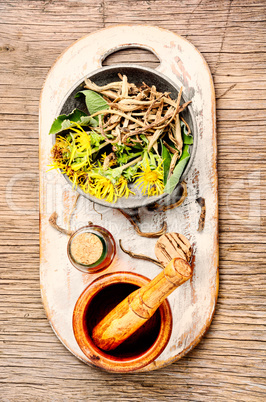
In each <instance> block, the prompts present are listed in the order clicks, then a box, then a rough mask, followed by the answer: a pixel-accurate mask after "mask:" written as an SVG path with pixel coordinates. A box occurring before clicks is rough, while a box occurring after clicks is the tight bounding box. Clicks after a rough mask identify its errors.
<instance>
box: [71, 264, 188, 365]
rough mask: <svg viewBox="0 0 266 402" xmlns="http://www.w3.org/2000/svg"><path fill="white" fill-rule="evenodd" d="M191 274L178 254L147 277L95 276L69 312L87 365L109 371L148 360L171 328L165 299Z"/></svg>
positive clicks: (160, 348)
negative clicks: (90, 364) (87, 362)
mask: <svg viewBox="0 0 266 402" xmlns="http://www.w3.org/2000/svg"><path fill="white" fill-rule="evenodd" d="M191 275H192V270H191V268H190V266H189V264H188V263H187V262H186V261H184V260H182V259H179V258H178V259H174V260H172V261H171V263H169V264H168V266H167V267H166V268H165V269H164V271H162V272H161V273H160V274H159V275H158V276H157V277H156V278H154V279H153V280H152V281H149V280H148V279H147V278H145V277H143V276H141V275H138V274H133V273H129V272H117V273H111V274H106V275H103V276H101V277H99V278H98V279H96V280H95V281H94V282H93V283H91V284H90V285H89V286H88V287H87V288H86V289H85V290H84V292H83V293H82V294H81V296H80V297H79V299H78V301H77V303H76V306H75V308H74V313H73V330H74V335H75V338H76V340H77V343H78V345H79V346H80V348H81V350H82V351H83V353H84V354H85V355H86V356H87V357H88V358H89V359H90V360H91V361H92V363H93V364H95V365H97V366H99V367H101V368H104V369H106V370H108V371H114V372H129V371H134V370H137V369H140V368H142V367H144V366H146V365H148V364H149V363H151V362H152V361H154V360H155V359H156V358H157V357H158V356H159V355H160V354H161V353H162V351H163V350H164V348H165V347H166V345H167V343H168V341H169V338H170V335H171V331H172V314H171V309H170V306H169V303H168V301H167V300H165V299H166V297H167V296H168V295H169V294H170V293H171V292H172V291H173V290H174V289H175V288H176V287H177V286H179V285H181V284H182V283H183V282H185V281H186V280H187V279H189V278H190V277H191ZM115 320H116V322H115ZM113 324H114V325H113ZM106 331H107V332H106Z"/></svg>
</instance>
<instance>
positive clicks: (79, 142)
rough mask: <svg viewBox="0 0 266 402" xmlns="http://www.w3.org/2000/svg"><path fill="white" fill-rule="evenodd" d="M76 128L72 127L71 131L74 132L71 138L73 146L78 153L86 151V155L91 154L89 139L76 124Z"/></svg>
mask: <svg viewBox="0 0 266 402" xmlns="http://www.w3.org/2000/svg"><path fill="white" fill-rule="evenodd" d="M76 126H77V127H78V128H74V127H72V128H71V130H72V131H74V132H75V133H76V134H74V135H73V138H74V140H75V146H76V148H77V151H78V152H83V151H85V150H86V151H87V152H88V154H89V155H90V154H91V138H90V135H89V134H88V133H86V131H84V130H83V128H82V127H81V126H80V125H79V124H77V123H76Z"/></svg>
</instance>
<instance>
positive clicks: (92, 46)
mask: <svg viewBox="0 0 266 402" xmlns="http://www.w3.org/2000/svg"><path fill="white" fill-rule="evenodd" d="M128 44H131V45H132V44H135V45H139V46H142V47H145V48H148V49H150V50H152V51H153V52H154V53H155V54H156V55H157V56H158V58H159V59H160V61H161V63H160V66H159V67H158V70H159V71H160V72H162V73H163V74H165V75H166V76H167V77H169V78H170V79H171V80H172V81H174V82H175V83H176V84H177V85H178V86H179V87H180V86H181V85H182V86H183V88H184V94H185V95H186V97H187V98H189V99H192V105H193V109H194V111H195V114H196V121H197V130H198V145H197V152H196V156H195V159H194V162H193V165H192V167H191V169H190V172H189V174H188V177H187V180H186V181H187V186H188V197H187V198H186V200H185V202H184V203H183V205H182V206H181V207H179V208H176V209H173V210H170V211H167V212H162V213H157V212H149V211H148V210H147V209H146V208H142V209H141V210H140V215H141V218H142V224H141V229H142V231H152V230H157V228H159V227H160V226H161V223H162V222H163V220H166V222H167V225H168V231H169V232H171V231H174V232H179V233H182V234H184V235H185V236H187V237H188V239H189V240H190V242H191V243H192V245H193V250H194V256H195V260H194V274H193V278H192V280H191V281H190V282H187V283H185V284H183V285H182V286H181V287H180V288H178V289H177V290H175V291H174V292H173V293H172V294H171V295H170V296H169V298H168V300H169V302H170V306H171V309H172V315H173V330H172V335H171V338H170V341H169V343H168V345H167V347H166V348H165V350H164V351H163V352H162V354H161V355H160V356H159V357H158V358H157V359H156V361H155V362H153V363H152V364H150V365H149V366H146V367H145V368H143V369H142V371H148V370H153V369H156V368H159V367H162V366H164V365H167V364H169V363H171V362H173V361H175V360H177V359H178V358H180V357H182V356H183V355H184V354H185V353H187V352H188V351H189V350H191V348H193V347H194V346H195V345H196V344H197V343H198V341H199V340H200V339H201V337H202V335H203V334H204V332H205V331H206V329H207V328H208V327H209V325H210V323H211V319H212V316H213V313H214V309H215V304H216V298H217V292H218V280H217V278H218V239H217V235H218V204H217V172H216V132H215V121H216V120H215V97H214V89H213V82H212V79H211V75H210V72H209V69H208V66H207V65H206V62H205V60H204V59H203V57H202V56H201V54H200V53H199V52H198V51H197V49H195V47H194V46H193V45H192V44H191V43H189V42H188V41H186V40H185V39H183V38H181V37H180V36H178V35H176V34H174V33H172V32H170V31H167V30H163V29H161V28H157V27H150V26H122V25H121V26H116V27H111V28H107V29H104V30H101V31H97V32H96V33H93V34H91V35H89V36H86V37H85V38H82V39H80V40H79V41H78V42H76V43H74V44H73V45H72V46H70V47H69V48H68V49H67V50H66V51H65V52H64V53H63V54H62V55H61V56H60V57H59V58H58V60H57V61H56V63H55V64H54V66H53V67H52V69H51V70H50V72H49V74H48V77H47V79H46V82H45V84H44V87H43V91H42V95H41V100H40V247H41V260H40V282H41V293H42V298H43V304H44V308H45V310H46V313H47V317H48V319H49V321H50V323H51V326H52V328H53V329H54V331H55V333H56V335H57V336H58V337H59V339H60V340H61V341H62V343H63V344H64V345H65V346H66V347H67V348H68V349H69V350H70V351H71V352H72V353H73V354H75V355H76V356H77V357H78V358H80V359H81V360H83V361H84V362H85V363H91V364H92V362H91V361H89V359H88V358H87V357H86V356H85V355H84V354H83V353H82V352H81V350H80V349H79V346H78V345H77V343H76V340H75V338H74V335H73V331H72V313H73V308H74V305H75V303H76V301H77V299H78V297H79V295H80V294H81V292H82V291H83V290H84V289H85V287H86V286H87V285H88V284H89V283H91V282H92V281H93V280H94V279H95V278H96V277H98V276H99V275H102V274H103V273H109V272H113V271H130V272H137V273H140V274H142V275H144V276H146V277H148V278H153V277H155V276H156V275H157V274H158V273H159V271H160V268H158V267H157V266H155V265H154V264H152V263H148V262H143V261H139V260H135V259H134V260H133V259H131V258H130V257H129V256H127V255H125V254H123V253H122V252H121V250H119V248H118V247H117V256H116V258H115V260H114V262H113V264H112V265H111V266H110V267H109V268H108V269H107V270H106V271H104V272H103V273H99V274H94V275H88V274H83V273H81V272H79V271H77V270H76V269H75V268H74V267H72V265H71V264H70V262H69V261H68V258H67V253H66V245H67V241H68V238H67V236H65V235H62V234H59V233H58V232H57V231H55V230H54V229H53V228H52V227H50V226H49V223H48V219H49V217H50V215H51V213H52V212H54V211H56V212H57V213H58V215H59V224H60V225H61V226H65V225H66V224H67V219H68V216H69V213H70V212H71V210H72V206H73V203H74V201H75V197H76V192H75V191H74V190H72V188H71V186H69V185H68V184H67V183H66V181H65V179H64V177H63V176H62V175H61V174H60V173H59V172H58V171H55V170H52V171H48V169H49V167H48V165H49V163H50V150H51V147H52V141H53V138H52V136H49V135H48V133H49V129H50V126H51V124H52V122H53V120H54V118H55V117H56V116H57V115H58V114H59V112H60V110H61V107H62V105H63V103H64V101H65V99H66V97H67V96H68V94H69V93H70V92H71V91H72V90H73V88H74V87H75V86H76V84H77V83H79V82H81V81H82V79H83V78H84V77H86V76H87V75H88V74H89V73H91V72H92V71H94V70H96V69H98V68H100V67H101V60H102V58H103V55H106V54H108V53H110V52H112V51H113V50H115V49H116V48H118V47H120V46H123V45H128ZM199 196H201V197H204V198H205V200H206V211H207V212H206V223H205V228H204V230H203V232H201V233H199V232H198V231H197V227H198V219H199V215H200V207H199V205H198V204H197V203H196V201H195V200H196V198H197V197H199ZM95 209H96V210H97V211H98V212H100V213H101V214H102V215H100V214H99V213H97V212H96V211H95V210H94V209H93V205H92V203H91V202H90V201H89V200H87V199H85V198H84V197H80V199H79V201H78V204H77V208H76V211H75V214H74V216H73V219H72V222H71V228H72V229H77V228H78V227H81V226H83V225H85V224H86V223H87V222H88V221H92V222H93V223H95V224H99V225H101V226H103V227H105V228H106V229H108V230H109V231H110V232H111V233H112V234H113V236H114V238H115V240H116V242H117V245H118V240H119V239H120V238H122V240H123V245H124V246H125V248H127V249H131V250H134V251H135V252H136V251H137V252H138V253H143V254H148V255H150V256H152V257H154V246H155V243H156V239H144V238H141V237H139V236H138V235H137V234H136V233H135V232H134V230H133V228H132V227H131V225H130V223H129V222H128V221H127V220H126V219H125V218H124V217H123V216H122V215H121V214H120V212H119V211H116V210H115V209H111V208H107V207H102V206H98V205H95Z"/></svg>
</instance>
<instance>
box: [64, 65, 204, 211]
mask: <svg viewBox="0 0 266 402" xmlns="http://www.w3.org/2000/svg"><path fill="white" fill-rule="evenodd" d="M118 73H121V74H126V75H127V77H128V81H129V82H133V83H134V84H136V85H141V84H142V82H145V83H146V84H148V85H149V86H152V85H155V86H156V88H157V90H158V91H160V92H165V91H167V92H171V95H170V96H171V98H172V99H176V98H177V95H178V92H179V89H180V88H178V87H177V86H176V84H175V83H174V82H173V81H172V80H170V79H169V78H167V77H166V76H164V75H163V74H162V73H160V72H158V71H156V70H153V69H151V68H148V67H143V66H138V65H132V64H120V65H114V66H110V67H102V68H100V69H98V70H96V71H94V72H92V73H91V74H90V75H89V76H88V78H89V79H90V80H91V81H93V82H95V83H96V84H97V85H100V86H101V85H106V84H108V83H111V82H113V81H117V77H118ZM83 87H84V81H82V82H80V83H77V85H76V87H75V88H73V89H72V90H71V91H70V93H69V95H68V96H67V99H66V101H65V102H64V104H63V106H62V108H61V111H60V114H63V113H64V114H69V113H71V112H72V110H73V109H74V108H78V109H81V110H83V111H84V112H86V113H87V112H88V111H87V109H86V106H85V102H84V101H83V100H82V99H81V98H75V94H76V93H77V92H78V91H80V90H81V89H83ZM188 100H189V99H186V98H185V97H184V96H182V98H181V103H185V102H187V101H188ZM181 116H183V117H184V119H185V120H186V121H187V122H188V124H189V126H190V128H191V131H192V135H193V137H194V144H193V145H190V154H191V157H190V160H189V162H188V164H187V166H186V168H185V169H184V172H183V174H182V177H181V178H180V182H181V181H182V180H184V179H185V178H186V176H187V174H188V172H189V170H190V167H191V165H192V163H193V159H194V156H195V152H196V145H197V130H196V121H195V115H194V112H193V102H192V104H190V105H189V106H188V107H187V108H186V109H185V110H184V111H183V112H182V113H181ZM64 176H65V179H66V180H67V182H68V183H69V184H71V186H72V185H73V184H72V182H71V181H70V180H69V178H68V177H67V176H66V175H64ZM76 190H77V192H78V193H80V194H81V195H83V196H84V197H86V198H88V199H89V200H91V201H93V202H96V203H98V204H100V205H103V206H106V207H112V208H120V209H126V210H130V209H136V208H139V207H143V206H150V205H152V204H154V203H158V204H160V203H162V202H163V203H164V204H168V203H173V202H176V201H177V200H178V199H179V198H180V197H181V195H182V186H180V185H177V186H176V188H175V190H174V192H173V193H172V194H171V196H169V195H168V194H162V195H160V196H152V197H148V196H143V195H142V194H141V192H140V191H136V189H135V188H134V192H135V193H136V195H130V196H129V197H128V198H124V197H123V198H119V199H118V200H117V201H116V202H115V203H110V202H107V201H105V200H102V199H99V198H96V197H94V196H92V195H90V194H87V193H84V192H83V191H82V190H81V189H80V188H79V187H77V189H76Z"/></svg>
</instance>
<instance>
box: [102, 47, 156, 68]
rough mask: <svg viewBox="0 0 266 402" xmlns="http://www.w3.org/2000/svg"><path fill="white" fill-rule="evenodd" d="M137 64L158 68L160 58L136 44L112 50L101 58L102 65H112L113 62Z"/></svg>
mask: <svg viewBox="0 0 266 402" xmlns="http://www.w3.org/2000/svg"><path fill="white" fill-rule="evenodd" d="M123 63H127V64H128V63H130V64H139V65H140V66H144V67H149V68H153V69H155V68H158V67H159V65H160V60H159V59H158V57H157V56H156V55H155V54H154V53H153V52H152V51H150V50H148V49H145V48H142V47H141V48H140V47H138V46H130V47H127V48H122V49H118V50H114V51H112V52H111V53H109V54H108V55H106V56H105V57H103V59H102V65H103V66H113V65H115V64H123Z"/></svg>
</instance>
